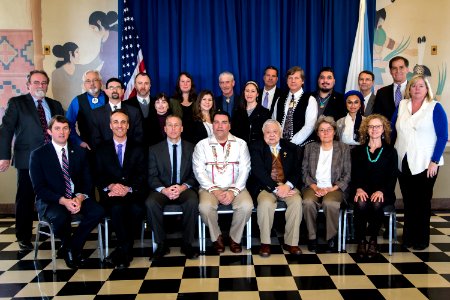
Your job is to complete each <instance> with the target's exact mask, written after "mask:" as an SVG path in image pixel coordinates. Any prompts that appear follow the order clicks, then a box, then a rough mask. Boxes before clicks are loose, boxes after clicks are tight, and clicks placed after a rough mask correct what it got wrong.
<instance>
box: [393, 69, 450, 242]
mask: <svg viewBox="0 0 450 300" xmlns="http://www.w3.org/2000/svg"><path fill="white" fill-rule="evenodd" d="M392 123H393V124H395V129H396V131H397V140H396V142H395V148H396V149H397V152H398V157H399V159H398V169H399V170H400V175H399V183H400V189H401V192H402V195H403V203H404V207H405V223H404V227H403V245H404V246H406V247H413V249H414V250H423V249H425V248H427V247H428V245H429V243H430V213H431V198H432V197H433V187H434V183H435V182H436V177H437V175H438V171H439V166H442V165H443V164H444V159H443V157H442V154H443V153H444V149H445V145H446V143H447V140H448V121H447V115H446V113H445V111H444V108H443V107H442V105H441V104H440V103H439V102H437V101H436V100H433V92H432V90H431V86H430V83H429V82H428V80H427V79H426V77H425V76H423V75H415V76H414V77H413V78H412V79H411V80H410V81H409V82H408V85H407V86H406V94H405V99H403V100H402V101H400V104H399V106H398V109H397V111H396V112H395V113H394V116H393V118H392Z"/></svg>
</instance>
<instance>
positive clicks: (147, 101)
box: [136, 95, 150, 105]
mask: <svg viewBox="0 0 450 300" xmlns="http://www.w3.org/2000/svg"><path fill="white" fill-rule="evenodd" d="M136 98H137V99H138V101H139V103H140V104H142V105H145V104H147V105H149V104H150V100H149V98H150V95H149V96H148V97H147V98H141V97H139V96H136ZM144 100H145V102H146V103H144Z"/></svg>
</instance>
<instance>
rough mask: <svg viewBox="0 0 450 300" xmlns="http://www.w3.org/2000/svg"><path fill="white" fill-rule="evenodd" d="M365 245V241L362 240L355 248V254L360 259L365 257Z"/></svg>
mask: <svg viewBox="0 0 450 300" xmlns="http://www.w3.org/2000/svg"><path fill="white" fill-rule="evenodd" d="M366 245H367V241H366V240H362V241H361V242H359V244H358V248H356V254H358V256H359V257H360V258H364V257H366V254H367V251H366Z"/></svg>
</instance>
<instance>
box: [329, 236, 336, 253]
mask: <svg viewBox="0 0 450 300" xmlns="http://www.w3.org/2000/svg"><path fill="white" fill-rule="evenodd" d="M327 244H328V248H327V252H337V238H336V236H334V237H332V238H331V239H329V240H328V242H327Z"/></svg>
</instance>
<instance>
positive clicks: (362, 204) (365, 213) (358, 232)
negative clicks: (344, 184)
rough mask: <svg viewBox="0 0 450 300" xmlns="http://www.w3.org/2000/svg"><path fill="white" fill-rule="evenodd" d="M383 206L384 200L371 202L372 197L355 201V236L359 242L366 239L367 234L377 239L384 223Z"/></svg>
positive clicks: (372, 238)
mask: <svg viewBox="0 0 450 300" xmlns="http://www.w3.org/2000/svg"><path fill="white" fill-rule="evenodd" d="M383 207H384V203H383V202H371V201H370V199H367V200H366V201H361V200H358V202H356V203H355V238H356V240H357V241H358V242H359V241H362V240H365V239H366V236H367V235H369V236H370V239H371V240H376V239H377V235H378V232H379V231H380V228H381V224H382V223H383V216H384V211H383ZM367 223H369V226H367Z"/></svg>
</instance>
